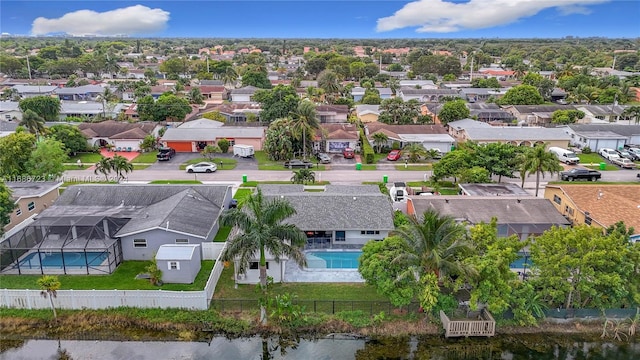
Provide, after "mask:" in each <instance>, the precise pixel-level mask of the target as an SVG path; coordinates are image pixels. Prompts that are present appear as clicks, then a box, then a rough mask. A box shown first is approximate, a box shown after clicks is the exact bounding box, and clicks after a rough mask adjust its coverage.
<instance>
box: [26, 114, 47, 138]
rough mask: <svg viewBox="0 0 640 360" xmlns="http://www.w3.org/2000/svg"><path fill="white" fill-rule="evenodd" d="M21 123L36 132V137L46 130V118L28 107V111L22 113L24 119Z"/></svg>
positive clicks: (31, 131) (30, 130)
mask: <svg viewBox="0 0 640 360" xmlns="http://www.w3.org/2000/svg"><path fill="white" fill-rule="evenodd" d="M20 125H22V126H24V127H26V128H27V130H29V132H30V133H32V134H35V135H36V137H37V136H38V133H43V132H44V131H45V127H44V118H42V117H41V116H40V115H38V114H37V113H36V112H35V111H33V110H31V109H27V111H25V112H24V114H22V121H20Z"/></svg>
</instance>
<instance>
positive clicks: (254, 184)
mask: <svg viewBox="0 0 640 360" xmlns="http://www.w3.org/2000/svg"><path fill="white" fill-rule="evenodd" d="M259 184H291V181H279V180H273V181H247V182H245V183H242V184H241V185H240V187H243V188H254V187H257V186H258V185H259ZM328 184H330V183H329V182H328V181H316V182H315V183H313V184H308V185H328Z"/></svg>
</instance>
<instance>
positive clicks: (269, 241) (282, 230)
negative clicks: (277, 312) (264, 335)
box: [220, 188, 307, 324]
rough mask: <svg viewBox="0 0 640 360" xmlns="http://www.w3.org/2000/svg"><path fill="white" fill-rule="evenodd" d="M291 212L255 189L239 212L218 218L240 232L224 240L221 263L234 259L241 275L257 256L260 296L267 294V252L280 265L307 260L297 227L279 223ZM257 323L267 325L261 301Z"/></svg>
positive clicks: (283, 203)
mask: <svg viewBox="0 0 640 360" xmlns="http://www.w3.org/2000/svg"><path fill="white" fill-rule="evenodd" d="M245 209H246V210H247V211H245ZM295 213H296V211H295V209H294V208H293V206H291V204H290V203H289V202H288V201H287V200H284V199H281V198H275V199H272V200H266V199H265V198H264V196H263V195H262V191H261V190H260V188H258V190H257V192H256V193H255V194H253V195H252V196H250V197H249V198H247V199H246V201H245V202H244V204H243V209H242V210H240V209H239V208H234V209H230V210H229V211H227V212H225V213H224V214H223V215H222V217H221V219H220V223H221V225H222V226H233V227H237V228H238V229H239V230H240V231H239V233H238V234H237V235H235V236H233V237H232V238H230V239H229V240H228V241H227V247H226V248H225V250H224V252H223V254H222V260H223V261H231V260H234V259H235V260H236V264H237V266H238V268H237V272H238V273H239V274H243V273H245V272H246V270H247V267H248V266H249V263H250V262H251V261H252V260H253V259H255V257H256V256H257V255H258V256H259V258H260V262H259V269H260V288H261V289H262V292H263V294H266V291H267V260H266V252H267V251H268V252H269V253H270V254H271V255H272V256H273V257H274V259H275V261H276V262H280V259H281V258H282V257H283V256H286V257H287V258H288V259H291V260H293V261H295V262H296V263H298V264H299V265H300V266H306V262H307V261H306V258H305V256H304V253H303V252H302V249H303V247H304V245H305V244H306V241H307V237H306V236H305V234H304V233H303V232H302V231H301V230H300V229H299V228H298V227H297V226H295V225H293V224H284V223H283V221H284V220H286V219H287V218H289V217H291V216H292V215H294V214H295ZM260 321H261V322H262V324H266V323H267V312H266V308H265V306H264V302H263V303H261V304H260Z"/></svg>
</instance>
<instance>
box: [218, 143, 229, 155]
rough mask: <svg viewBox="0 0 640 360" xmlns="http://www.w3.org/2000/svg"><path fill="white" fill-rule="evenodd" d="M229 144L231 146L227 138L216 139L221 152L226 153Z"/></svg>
mask: <svg viewBox="0 0 640 360" xmlns="http://www.w3.org/2000/svg"><path fill="white" fill-rule="evenodd" d="M230 146H231V143H230V142H229V140H227V139H220V140H218V147H219V148H220V150H222V153H223V154H226V153H227V151H229V147H230Z"/></svg>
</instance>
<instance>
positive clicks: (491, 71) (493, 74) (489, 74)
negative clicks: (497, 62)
mask: <svg viewBox="0 0 640 360" xmlns="http://www.w3.org/2000/svg"><path fill="white" fill-rule="evenodd" d="M476 75H479V76H482V77H484V78H485V79H488V78H496V79H498V80H511V79H514V78H515V71H513V70H503V69H501V68H480V69H479V70H478V72H477V73H476Z"/></svg>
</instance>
